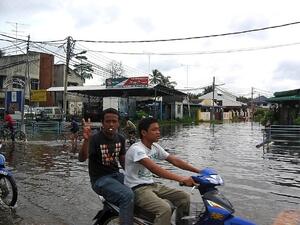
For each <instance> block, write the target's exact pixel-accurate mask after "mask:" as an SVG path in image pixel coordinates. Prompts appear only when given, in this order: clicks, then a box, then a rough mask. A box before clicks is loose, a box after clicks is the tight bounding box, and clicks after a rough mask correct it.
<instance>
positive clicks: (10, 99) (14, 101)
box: [5, 91, 23, 112]
mask: <svg viewBox="0 0 300 225" xmlns="http://www.w3.org/2000/svg"><path fill="white" fill-rule="evenodd" d="M22 108H23V91H7V92H6V95H5V109H6V110H9V111H10V112H16V111H20V112H21V111H22Z"/></svg>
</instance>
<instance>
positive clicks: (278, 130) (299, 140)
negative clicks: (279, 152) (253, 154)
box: [262, 125, 300, 149]
mask: <svg viewBox="0 0 300 225" xmlns="http://www.w3.org/2000/svg"><path fill="white" fill-rule="evenodd" d="M263 131H264V138H263V142H262V146H264V147H265V145H266V146H268V147H270V146H277V147H280V148H290V149H292V148H297V149H298V148H299V149H300V126H299V125H272V126H270V127H268V128H265V129H263Z"/></svg>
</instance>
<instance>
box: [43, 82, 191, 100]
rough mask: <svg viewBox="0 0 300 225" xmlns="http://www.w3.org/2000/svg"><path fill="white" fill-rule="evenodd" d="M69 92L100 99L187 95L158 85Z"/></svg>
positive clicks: (71, 88)
mask: <svg viewBox="0 0 300 225" xmlns="http://www.w3.org/2000/svg"><path fill="white" fill-rule="evenodd" d="M47 91H50V92H62V91H64V87H51V88H48V89H47ZM67 91H68V92H76V93H80V94H85V95H90V96H100V97H108V96H111V97H120V96H124V95H126V96H167V95H171V96H186V94H185V93H183V92H181V91H178V90H176V89H173V88H168V87H166V86H163V85H160V84H157V85H155V86H149V87H126V88H119V87H118V88H106V87H105V86H100V85H86V86H68V88H67Z"/></svg>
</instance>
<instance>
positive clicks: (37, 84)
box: [31, 79, 39, 90]
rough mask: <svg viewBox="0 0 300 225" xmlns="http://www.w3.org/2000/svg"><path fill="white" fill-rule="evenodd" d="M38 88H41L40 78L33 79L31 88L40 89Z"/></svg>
mask: <svg viewBox="0 0 300 225" xmlns="http://www.w3.org/2000/svg"><path fill="white" fill-rule="evenodd" d="M38 89H39V80H38V79H31V90H38Z"/></svg>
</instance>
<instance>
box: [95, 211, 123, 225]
mask: <svg viewBox="0 0 300 225" xmlns="http://www.w3.org/2000/svg"><path fill="white" fill-rule="evenodd" d="M117 215H118V214H117V213H115V212H114V211H112V210H111V209H107V208H104V209H102V210H100V211H99V212H98V213H97V215H96V216H95V217H94V219H93V220H96V223H95V224H103V223H104V222H105V221H106V220H107V219H108V218H110V217H113V216H117Z"/></svg>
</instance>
